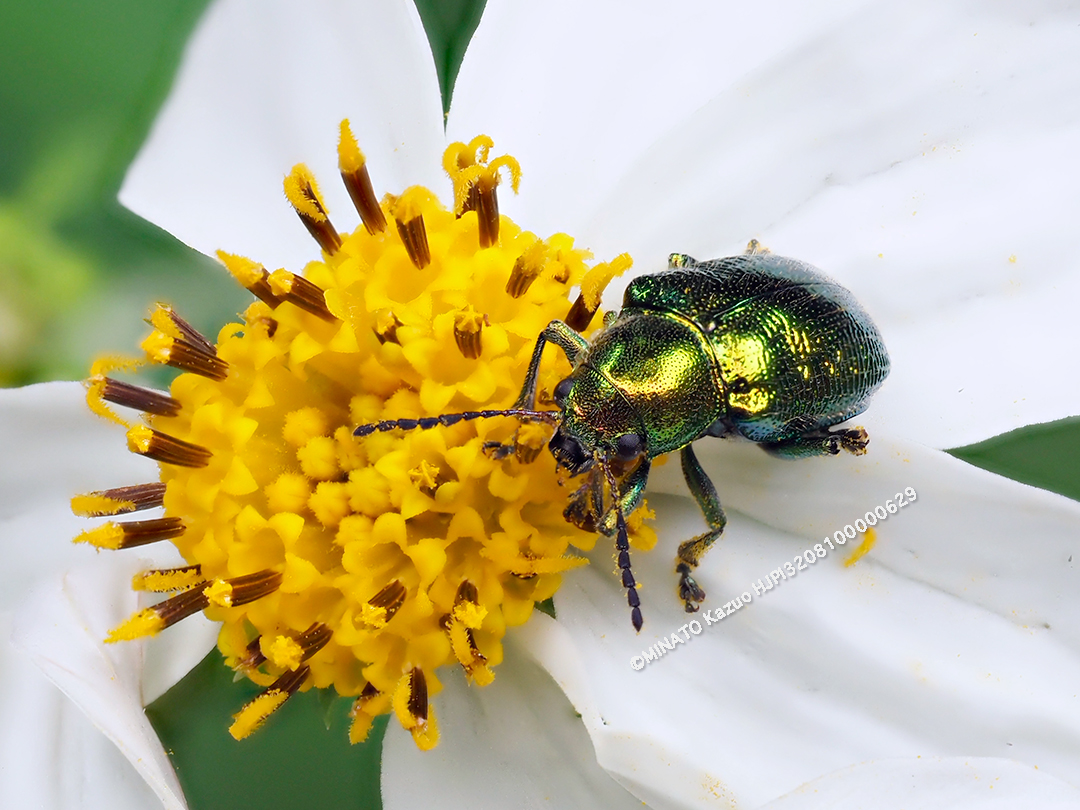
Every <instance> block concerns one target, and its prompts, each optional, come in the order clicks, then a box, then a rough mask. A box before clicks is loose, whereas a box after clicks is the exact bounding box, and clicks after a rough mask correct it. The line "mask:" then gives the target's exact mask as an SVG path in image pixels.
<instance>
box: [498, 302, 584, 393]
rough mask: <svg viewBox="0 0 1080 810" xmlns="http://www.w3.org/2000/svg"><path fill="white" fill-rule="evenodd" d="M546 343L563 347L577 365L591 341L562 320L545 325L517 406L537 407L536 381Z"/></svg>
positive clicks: (538, 339) (571, 361) (537, 340)
mask: <svg viewBox="0 0 1080 810" xmlns="http://www.w3.org/2000/svg"><path fill="white" fill-rule="evenodd" d="M545 343H554V344H555V345H556V346H558V347H559V348H560V349H562V350H563V354H565V355H566V359H567V360H569V361H570V364H571V365H577V361H578V358H579V357H580V356H581V353H582V352H583V351H585V350H586V349H587V348H589V342H588V341H587V340H585V338H583V337H582V336H581V335H579V334H578V333H577V332H575V331H574V330H573V328H571V327H570V326H568V325H567V324H565V323H563V322H562V321H552V322H551V323H549V324H548V325H547V326H546V327H544V331H543V332H541V333H540V337H538V338H537V339H536V346H534V347H533V353H532V359H531V360H529V370H528V372H527V373H526V374H525V384H524V385H522V386H521V393H520V394H518V398H517V401H516V402H514V407H515V408H535V407H536V381H537V378H538V377H539V375H540V357H541V356H542V355H543V353H544V344H545Z"/></svg>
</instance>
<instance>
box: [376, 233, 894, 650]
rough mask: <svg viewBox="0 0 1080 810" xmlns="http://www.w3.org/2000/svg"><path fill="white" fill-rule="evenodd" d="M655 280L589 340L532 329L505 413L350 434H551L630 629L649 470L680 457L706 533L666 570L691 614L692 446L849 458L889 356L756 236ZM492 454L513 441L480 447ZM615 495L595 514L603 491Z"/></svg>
mask: <svg viewBox="0 0 1080 810" xmlns="http://www.w3.org/2000/svg"><path fill="white" fill-rule="evenodd" d="M668 267H669V269H668V270H666V271H664V272H659V273H654V274H651V275H644V276H639V277H638V278H636V279H634V280H633V281H632V282H631V283H630V285H629V286H628V287H627V289H626V293H625V296H624V298H623V308H622V310H621V311H620V312H619V313H618V314H617V315H614V316H613V317H609V318H607V319H605V325H604V328H603V329H601V330H600V331H599V332H597V333H596V334H595V335H594V336H593V338H592V340H591V341H587V340H586V339H585V338H584V337H582V336H581V335H580V334H578V333H577V332H576V331H575V330H574V329H573V328H571V327H570V326H569V325H567V324H566V323H564V322H563V321H552V322H551V323H550V324H548V326H547V328H546V329H544V331H543V332H541V333H540V336H539V338H538V339H537V341H536V347H535V348H534V350H533V354H532V360H531V362H530V364H529V370H528V373H527V375H526V377H525V384H524V386H523V387H522V389H521V394H520V396H519V397H518V399H517V401H516V402H515V403H514V406H513V407H512V408H509V409H506V410H489V411H469V412H466V413H458V414H443V415H442V416H438V417H429V418H424V419H396V420H388V421H384V422H378V423H375V424H370V425H361V426H360V427H358V428H356V430H355V434H356V435H357V436H366V435H369V434H370V433H373V432H374V431H376V430H379V431H385V430H393V429H394V428H404V429H412V428H417V427H419V428H425V429H426V428H432V427H435V426H436V425H452V424H456V423H457V422H460V421H463V420H471V419H478V418H486V417H491V416H516V417H518V418H519V419H522V420H526V421H543V422H547V423H549V424H552V425H554V426H555V433H554V435H553V436H552V437H551V440H550V442H549V443H548V448H549V449H550V451H551V453H552V455H553V456H554V457H555V461H556V464H557V465H558V466H560V467H563V468H565V469H566V470H567V471H568V472H569V474H570V475H571V476H577V475H582V474H586V473H588V478H587V479H586V482H585V484H584V485H582V486H581V487H580V488H579V489H578V490H577V491H576V492H575V493H574V494H573V495H572V496H571V498H570V503H569V505H568V506H567V507H566V510H565V512H564V515H565V516H566V519H567V520H568V521H570V522H571V523H573V524H575V525H576V526H578V527H580V528H582V529H584V530H586V531H600V532H602V533H603V534H605V535H607V536H613V535H614V536H615V538H616V540H615V548H616V550H617V552H618V566H619V568H620V569H621V571H622V581H623V586H624V587H625V588H626V590H627V602H628V603H629V605H630V609H631V612H630V618H631V622H632V623H633V625H634V628H635V629H636V630H641V625H642V618H641V608H640V604H641V602H640V599H639V597H638V593H637V588H636V583H635V580H634V575H633V574H632V573H631V570H630V547H629V542H628V538H627V529H626V519H625V517H626V515H628V514H630V513H631V512H633V511H634V509H635V508H637V506H638V505H639V504H640V502H641V499H642V496H643V494H644V491H645V484H646V481H647V480H648V477H649V468H650V465H651V461H652V459H654V458H656V457H657V456H660V455H663V454H664V453H670V452H673V451H675V450H679V451H681V458H682V469H683V475H684V477H685V478H686V483H687V486H688V487H689V488H690V492H691V493H692V494H693V496H694V498H695V499H696V500H697V503H698V505H699V506H700V507H701V511H702V513H703V514H704V516H705V521H706V523H707V524H708V527H709V528H708V531H706V532H705V533H704V534H701V535H699V536H697V537H694V538H692V539H690V540H687V541H685V542H684V543H682V544H681V545H680V546H679V550H678V554H677V557H676V565H675V571H676V573H677V574H678V575H679V587H678V590H679V598H680V599H682V600H683V602H684V604H685V606H686V610H687V612H694V611H696V610H697V609H698V603H699V602H701V601H702V600H703V599H704V598H705V592H704V591H703V590H702V589H701V587H700V586H698V584H697V583H696V582H695V581H694V578H693V576H692V575H691V571H692V570H693V569H694V568H696V567H697V565H698V563H700V562H701V558H702V556H703V555H704V554H705V552H706V551H707V550H708V548H709V547H710V546H711V545H712V544H713V542H714V541H715V540H716V539H717V537H719V536H720V534H721V532H723V530H724V524H725V523H726V519H725V517H724V510H723V508H722V507H721V506H720V499H719V498H718V497H717V495H716V489H715V487H714V486H713V484H712V482H711V481H710V480H709V478H708V476H707V475H706V474H705V471H704V470H703V469H702V468H701V464H700V463H699V462H698V460H697V457H696V456H695V455H694V451H693V448H692V446H691V442H693V441H694V440H696V439H699V438H701V437H703V436H721V437H722V436H742V437H744V438H746V439H749V440H750V441H753V442H757V443H758V444H759V445H761V447H762V448H764V449H765V450H766V451H768V452H769V453H772V454H773V455H776V456H780V457H783V458H801V457H806V456H816V455H829V454H831V455H837V454H838V453H840V451H841V450H845V451H847V452H849V453H854V454H856V455H860V454H862V453H865V452H866V446H867V444H868V443H869V439H868V437H867V435H866V431H864V430H863V429H862V428H858V427H856V428H841V429H838V430H830V429H829V428H830V427H832V426H833V425H836V424H839V423H840V422H843V421H845V420H847V419H850V418H851V417H853V416H855V415H856V414H858V413H861V412H862V411H863V410H864V409H865V408H866V406H867V404H868V402H869V400H870V397H871V395H872V394H873V393H874V391H875V390H876V389H877V388H878V386H880V385H881V383H882V381H883V380H884V379H885V377H886V375H888V373H889V358H888V355H887V353H886V351H885V346H884V344H883V343H882V340H881V335H880V334H879V333H878V331H877V329H876V328H875V326H874V324H873V323H872V322H871V320H870V317H869V316H868V315H867V314H866V312H865V311H864V310H863V309H862V307H860V306H859V304H858V302H857V301H856V300H855V298H854V296H852V295H851V293H850V292H848V291H847V290H846V289H844V288H843V287H841V286H840V285H838V284H837V283H836V282H834V281H832V280H830V279H829V278H827V277H826V276H825V275H823V274H822V273H820V272H819V271H818V270H816V269H815V268H813V267H811V266H810V265H808V264H806V263H805V262H801V261H798V260H795V259H787V258H783V257H781V256H775V255H773V254H771V253H769V252H768V251H767V250H763V249H762V248H761V247H760V246H759V245H758V243H757V242H756V241H752V242H751V243H750V245H749V247H748V248H747V250H746V253H745V254H744V255H741V256H732V257H729V258H725V259H715V260H713V261H708V262H698V261H696V260H695V259H693V258H691V257H689V256H686V255H683V254H679V253H675V254H672V255H671V257H670V259H669V262H668ZM545 343H554V344H555V345H557V346H558V347H559V348H560V349H562V350H563V352H565V353H566V356H567V357H568V358H569V360H570V362H571V363H572V364H573V371H572V372H571V373H570V376H569V377H567V378H566V379H564V380H563V381H562V382H560V383H559V384H558V385H557V386H556V387H555V390H554V392H553V397H554V400H555V404H556V405H557V406H558V408H559V410H557V411H538V410H535V403H536V387H537V375H538V373H539V369H540V357H541V354H542V353H543V349H544V344H545ZM486 449H487V450H488V451H489V452H492V453H493V454H494V455H495V456H496V457H503V456H506V455H508V454H509V453H511V452H513V450H514V447H513V445H502V444H498V443H494V444H491V445H489V446H488V447H487V448H486ZM605 485H606V486H607V490H608V492H609V493H610V500H611V503H610V505H608V506H606V507H605V497H604V488H605Z"/></svg>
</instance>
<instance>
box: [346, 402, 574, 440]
mask: <svg viewBox="0 0 1080 810" xmlns="http://www.w3.org/2000/svg"><path fill="white" fill-rule="evenodd" d="M559 414H560V412H559V411H533V410H529V409H528V408H506V409H505V410H501V411H465V412H463V413H444V414H443V415H442V416H425V417H423V418H421V419H387V420H384V421H382V422H371V423H370V424H367V425H360V426H359V427H358V428H356V429H355V430H354V431H353V436H370V435H371V434H372V433H375V432H376V431H378V432H379V433H385V432H386V431H388V430H394V429H396V428H399V429H401V430H416V429H417V428H419V429H420V430H430V429H431V428H433V427H437V426H438V425H442V426H443V427H449V426H450V425H456V424H457V423H458V422H471V421H472V420H473V419H490V418H491V417H493V416H516V417H517V418H518V419H520V420H521V421H522V422H546V423H547V424H549V425H554V424H556V423H557V422H558V421H559Z"/></svg>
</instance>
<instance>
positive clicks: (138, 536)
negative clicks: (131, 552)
mask: <svg viewBox="0 0 1080 810" xmlns="http://www.w3.org/2000/svg"><path fill="white" fill-rule="evenodd" d="M116 525H117V527H119V528H120V530H121V531H123V533H124V537H123V539H122V540H121V541H120V548H135V547H136V546H145V545H148V544H149V543H156V542H158V541H159V540H172V539H173V538H174V537H179V536H180V535H182V534H183V533H184V532H185V531H186V529H187V527H186V526H185V525H184V521H183V520H181V519H180V518H178V517H163V518H155V519H153V520H133V521H130V522H128V523H118V524H116Z"/></svg>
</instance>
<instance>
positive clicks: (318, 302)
mask: <svg viewBox="0 0 1080 810" xmlns="http://www.w3.org/2000/svg"><path fill="white" fill-rule="evenodd" d="M270 288H271V289H272V290H273V291H274V292H275V293H276V294H277V295H279V296H280V297H281V298H282V299H284V300H285V301H288V302H289V303H290V304H293V305H295V306H298V307H300V309H302V310H304V311H305V312H310V313H311V314H312V315H314V316H316V317H317V318H322V319H323V320H324V321H327V322H329V323H333V322H335V321H337V316H335V315H334V314H333V313H332V312H330V310H329V308H327V306H326V294H325V293H324V292H323V288H322V287H320V286H319V285H317V284H313V283H312V282H310V281H308V280H307V279H306V278H304V277H303V276H298V275H296V274H295V273H290V272H289V271H288V270H275V271H274V272H273V273H271V274H270Z"/></svg>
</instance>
